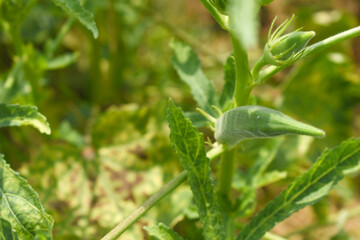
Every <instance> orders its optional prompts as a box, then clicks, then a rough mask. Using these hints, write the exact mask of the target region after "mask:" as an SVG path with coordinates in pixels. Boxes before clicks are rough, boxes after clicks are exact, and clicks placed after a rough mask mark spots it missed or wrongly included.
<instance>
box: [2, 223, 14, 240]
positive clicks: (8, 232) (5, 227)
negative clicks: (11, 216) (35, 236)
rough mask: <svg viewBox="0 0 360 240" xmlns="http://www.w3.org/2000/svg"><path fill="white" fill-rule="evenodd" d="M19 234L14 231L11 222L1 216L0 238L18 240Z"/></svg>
mask: <svg viewBox="0 0 360 240" xmlns="http://www.w3.org/2000/svg"><path fill="white" fill-rule="evenodd" d="M17 239H18V237H17V234H16V233H15V232H13V230H12V228H11V224H10V223H9V222H8V221H6V220H5V219H3V218H0V240H17Z"/></svg>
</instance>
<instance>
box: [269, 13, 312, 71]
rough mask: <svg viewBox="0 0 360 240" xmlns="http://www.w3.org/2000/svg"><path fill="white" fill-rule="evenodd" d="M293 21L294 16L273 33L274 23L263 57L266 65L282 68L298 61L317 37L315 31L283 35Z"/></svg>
mask: <svg viewBox="0 0 360 240" xmlns="http://www.w3.org/2000/svg"><path fill="white" fill-rule="evenodd" d="M293 19H294V16H293V17H292V18H291V19H290V20H286V21H285V22H284V23H282V24H281V25H280V26H279V27H278V28H277V29H276V30H275V31H274V32H273V33H271V31H272V27H273V24H274V22H275V20H274V21H273V23H272V25H271V28H270V30H269V36H268V41H267V43H266V45H265V49H264V54H263V57H262V58H263V61H264V63H265V64H270V65H276V66H281V65H285V64H288V63H290V62H291V61H295V60H297V59H298V58H300V57H301V55H302V53H303V51H304V50H305V47H306V45H307V44H308V43H309V41H310V40H311V39H312V38H313V37H314V36H315V32H314V31H298V30H296V31H294V32H291V33H288V34H285V35H282V34H283V33H284V31H285V30H286V29H287V28H288V26H289V25H290V23H291V22H292V21H293Z"/></svg>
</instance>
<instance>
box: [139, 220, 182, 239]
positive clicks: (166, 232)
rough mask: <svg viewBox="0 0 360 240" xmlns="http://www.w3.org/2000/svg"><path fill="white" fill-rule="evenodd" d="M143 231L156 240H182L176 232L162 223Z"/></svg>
mask: <svg viewBox="0 0 360 240" xmlns="http://www.w3.org/2000/svg"><path fill="white" fill-rule="evenodd" d="M144 229H145V230H146V231H147V232H148V233H149V234H150V235H151V236H153V237H154V238H155V239H157V240H183V238H182V237H180V236H179V235H178V234H177V233H176V232H174V231H173V230H171V228H169V227H168V226H166V225H165V224H163V223H159V224H158V225H155V226H152V227H144Z"/></svg>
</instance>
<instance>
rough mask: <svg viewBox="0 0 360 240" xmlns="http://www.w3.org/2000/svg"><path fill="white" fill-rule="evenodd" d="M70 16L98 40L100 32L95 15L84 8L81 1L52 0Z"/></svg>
mask: <svg viewBox="0 0 360 240" xmlns="http://www.w3.org/2000/svg"><path fill="white" fill-rule="evenodd" d="M52 1H53V2H54V3H55V4H56V5H58V6H59V7H61V8H62V9H63V10H64V11H65V12H67V13H68V14H70V15H72V16H74V17H76V18H77V19H78V20H79V21H80V22H81V23H82V24H83V25H84V26H85V27H87V29H89V30H90V31H91V32H92V34H93V36H94V38H97V37H98V35H99V31H98V29H97V27H96V23H95V21H94V15H93V14H92V13H91V12H89V11H88V10H86V9H85V8H83V7H82V6H81V4H80V1H79V0H52Z"/></svg>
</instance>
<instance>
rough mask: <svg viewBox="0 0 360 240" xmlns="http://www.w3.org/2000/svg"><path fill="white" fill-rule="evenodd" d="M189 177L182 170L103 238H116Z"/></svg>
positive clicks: (214, 151)
mask: <svg viewBox="0 0 360 240" xmlns="http://www.w3.org/2000/svg"><path fill="white" fill-rule="evenodd" d="M223 151H224V148H223V146H222V145H218V146H217V147H215V148H213V149H211V150H210V151H209V152H207V154H206V155H207V157H208V158H209V159H210V160H212V159H215V158H216V157H218V156H219V155H220V154H222V153H223ZM186 177H187V171H182V172H181V173H180V174H179V175H177V176H176V177H175V178H174V179H172V180H171V181H170V182H169V183H168V184H166V185H165V186H163V187H162V188H161V189H160V190H159V191H158V192H156V193H155V194H154V195H152V196H151V197H150V198H149V199H148V200H146V201H145V202H144V203H143V204H142V205H141V206H140V207H138V208H137V209H136V210H135V211H134V212H133V213H132V214H131V215H130V216H128V217H127V218H125V219H124V220H123V221H122V222H120V223H119V224H118V225H117V226H116V227H115V228H113V229H112V230H111V231H110V232H109V233H107V234H106V235H105V236H104V237H103V238H101V240H114V239H117V238H118V237H119V236H120V235H121V234H123V233H124V232H125V231H126V230H127V229H128V228H130V227H131V226H132V225H133V224H134V223H135V222H136V221H137V220H139V219H140V218H141V217H142V216H144V215H145V214H146V213H147V212H148V211H149V210H150V209H151V208H152V207H153V206H155V205H156V204H157V203H158V202H160V200H162V199H163V198H164V197H165V196H167V195H168V194H169V193H171V192H172V191H174V190H175V189H176V188H177V187H178V186H180V185H181V184H182V183H183V182H185V180H186Z"/></svg>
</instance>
